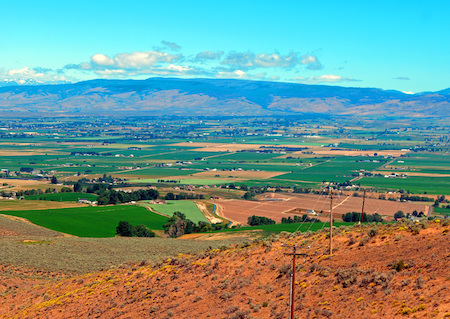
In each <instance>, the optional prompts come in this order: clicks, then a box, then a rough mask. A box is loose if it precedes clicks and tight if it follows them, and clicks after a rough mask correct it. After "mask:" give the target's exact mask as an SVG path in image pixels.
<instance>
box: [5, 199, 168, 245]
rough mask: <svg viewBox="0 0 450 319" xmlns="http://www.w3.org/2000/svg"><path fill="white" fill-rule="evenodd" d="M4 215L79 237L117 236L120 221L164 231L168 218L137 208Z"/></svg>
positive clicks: (104, 207) (36, 211)
mask: <svg viewBox="0 0 450 319" xmlns="http://www.w3.org/2000/svg"><path fill="white" fill-rule="evenodd" d="M2 213H3V214H5V215H12V216H16V217H20V218H25V219H27V220H29V221H30V222H32V223H34V224H36V225H39V226H43V227H46V228H49V229H52V230H55V231H58V232H62V233H66V234H70V235H74V236H79V237H114V236H115V234H116V227H117V225H118V224H119V221H128V222H129V223H130V224H132V225H134V226H136V225H140V224H143V225H145V226H147V227H148V228H150V229H153V230H162V229H163V225H164V223H165V222H166V221H167V217H164V216H161V215H158V214H155V213H152V212H150V211H149V210H147V209H146V208H144V207H140V206H135V205H117V206H99V207H83V208H64V209H51V210H28V211H2Z"/></svg>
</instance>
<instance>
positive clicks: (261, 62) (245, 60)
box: [220, 52, 299, 70]
mask: <svg viewBox="0 0 450 319" xmlns="http://www.w3.org/2000/svg"><path fill="white" fill-rule="evenodd" d="M220 63H221V64H222V65H228V66H230V67H234V68H238V69H245V70H249V69H255V68H292V67H294V66H296V65H298V63H299V60H298V58H297V53H294V52H291V53H289V54H287V55H281V54H279V53H277V52H274V53H266V52H263V53H259V54H255V53H253V52H230V53H229V54H228V55H227V56H226V57H225V59H223V60H222V61H221V62H220Z"/></svg>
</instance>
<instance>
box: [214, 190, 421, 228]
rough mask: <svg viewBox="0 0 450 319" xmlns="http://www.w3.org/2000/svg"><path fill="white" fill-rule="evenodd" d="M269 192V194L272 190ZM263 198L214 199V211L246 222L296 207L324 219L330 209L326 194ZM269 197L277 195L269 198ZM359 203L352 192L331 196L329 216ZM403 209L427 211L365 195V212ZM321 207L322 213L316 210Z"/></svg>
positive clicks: (284, 213)
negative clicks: (331, 203) (332, 197)
mask: <svg viewBox="0 0 450 319" xmlns="http://www.w3.org/2000/svg"><path fill="white" fill-rule="evenodd" d="M272 195H273V194H272ZM266 199H271V200H263V198H260V200H257V201H256V200H255V201H245V200H237V199H236V200H235V199H231V200H214V201H213V202H214V204H216V205H218V206H219V207H220V209H219V210H218V214H219V215H221V216H223V217H224V218H227V219H229V220H231V221H234V222H235V223H239V224H246V223H247V220H248V217H250V216H252V215H257V216H264V217H268V218H271V219H273V220H275V221H276V222H278V223H279V222H281V219H282V218H283V217H286V218H287V217H289V216H291V217H292V216H293V215H292V214H288V213H287V212H289V211H291V210H294V209H296V208H300V209H301V210H302V211H303V213H301V214H300V215H302V214H304V213H306V210H308V209H311V210H314V211H315V212H318V213H319V215H318V216H310V217H315V218H318V219H320V220H325V221H326V220H327V219H328V218H329V212H330V200H329V198H328V196H326V195H325V196H324V195H313V194H289V195H284V194H283V195H281V194H276V195H275V196H270V197H268V198H266ZM273 199H278V200H276V201H273ZM361 207H362V198H361V197H353V196H340V198H339V197H336V196H335V197H334V199H333V216H334V218H335V219H340V218H341V217H342V214H346V213H348V212H360V211H361ZM399 210H401V211H403V212H404V213H405V214H407V213H412V212H413V211H414V210H417V211H418V212H420V211H423V212H424V213H427V212H428V208H427V207H426V205H425V204H424V203H420V204H416V203H408V202H395V201H387V200H380V199H375V198H366V201H365V206H364V212H365V213H367V214H374V213H378V214H380V215H382V216H384V217H385V218H386V219H387V220H389V219H390V220H392V217H393V216H394V214H395V213H396V212H397V211H399ZM321 211H323V212H324V213H323V214H320V212H321Z"/></svg>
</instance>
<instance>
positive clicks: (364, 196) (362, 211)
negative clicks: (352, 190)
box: [360, 190, 366, 224]
mask: <svg viewBox="0 0 450 319" xmlns="http://www.w3.org/2000/svg"><path fill="white" fill-rule="evenodd" d="M365 201H366V190H364V193H363V202H362V209H361V222H360V224H362V223H363V216H364V202H365Z"/></svg>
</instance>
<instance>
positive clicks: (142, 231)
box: [133, 225, 155, 237]
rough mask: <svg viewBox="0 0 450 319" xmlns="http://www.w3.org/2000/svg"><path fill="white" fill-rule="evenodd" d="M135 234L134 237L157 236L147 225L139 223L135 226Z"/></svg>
mask: <svg viewBox="0 0 450 319" xmlns="http://www.w3.org/2000/svg"><path fill="white" fill-rule="evenodd" d="M133 236H134V237H155V233H154V232H152V231H151V230H150V229H149V228H148V227H147V226H145V225H137V226H134V227H133Z"/></svg>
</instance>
